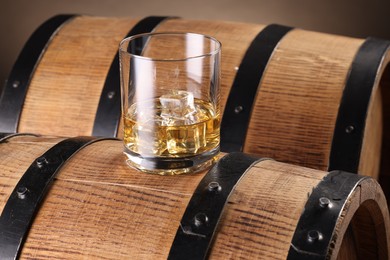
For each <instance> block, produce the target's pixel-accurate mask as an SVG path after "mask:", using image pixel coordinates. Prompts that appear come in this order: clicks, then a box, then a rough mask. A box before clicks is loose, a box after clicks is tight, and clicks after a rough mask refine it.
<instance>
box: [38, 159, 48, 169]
mask: <svg viewBox="0 0 390 260" xmlns="http://www.w3.org/2000/svg"><path fill="white" fill-rule="evenodd" d="M36 162H37V166H38V167H39V168H41V167H43V166H44V165H45V164H47V163H48V161H47V160H46V158H45V157H43V156H42V157H39V158H37V160H36Z"/></svg>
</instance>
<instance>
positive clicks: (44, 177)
mask: <svg viewBox="0 0 390 260" xmlns="http://www.w3.org/2000/svg"><path fill="white" fill-rule="evenodd" d="M101 140H107V138H106V139H104V138H100V139H98V138H96V137H76V138H70V139H66V140H64V141H62V142H60V143H58V144H56V145H54V146H53V147H52V148H51V149H49V150H48V151H47V152H46V153H44V154H43V155H42V156H41V157H39V158H37V159H36V160H35V161H34V162H33V163H32V164H31V166H30V167H29V168H28V169H27V171H26V172H25V173H24V175H23V176H22V178H21V179H20V180H19V182H18V184H17V185H16V187H15V189H14V190H13V192H12V193H11V195H10V197H9V199H8V201H7V203H6V205H5V207H4V209H3V212H2V214H1V217H0V259H16V258H18V256H19V254H20V251H21V248H22V246H23V243H24V241H25V238H26V236H27V233H28V230H29V228H30V226H31V224H32V221H33V219H34V217H35V214H36V212H37V211H38V208H39V206H40V203H41V202H42V200H43V199H44V197H45V195H46V193H47V192H48V190H49V187H50V184H51V183H52V182H53V180H54V178H55V176H56V174H57V173H58V172H59V169H60V168H61V167H62V165H63V164H64V163H65V162H66V161H67V160H68V159H69V158H70V157H72V156H73V155H74V154H75V153H77V152H78V151H79V150H81V149H82V148H83V147H85V146H87V145H89V144H91V143H94V142H97V141H101Z"/></svg>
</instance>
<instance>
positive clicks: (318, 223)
mask: <svg viewBox="0 0 390 260" xmlns="http://www.w3.org/2000/svg"><path fill="white" fill-rule="evenodd" d="M366 178H368V177H366V176H359V175H356V174H352V173H347V172H342V171H333V172H330V173H329V174H328V175H326V176H325V178H324V179H323V180H322V181H321V182H320V183H319V184H318V186H317V187H316V188H314V189H313V191H312V193H311V195H310V197H309V198H308V200H307V202H306V205H305V209H304V210H303V213H302V215H301V217H300V219H299V222H298V225H297V227H296V229H295V233H294V236H293V239H292V241H291V246H290V250H289V252H288V256H287V259H289V260H295V259H297V260H298V259H300V260H302V259H308V260H309V259H310V260H316V259H323V260H325V259H328V258H327V254H328V252H329V248H330V242H331V240H332V237H333V235H334V234H333V232H334V230H335V228H336V223H337V220H338V219H339V216H340V214H341V211H342V210H343V208H344V206H345V204H346V202H347V200H348V197H349V195H350V194H351V192H352V191H353V190H354V189H355V188H356V186H357V185H359V183H360V182H361V181H362V180H364V179H366Z"/></svg>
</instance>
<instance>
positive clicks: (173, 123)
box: [123, 93, 220, 157]
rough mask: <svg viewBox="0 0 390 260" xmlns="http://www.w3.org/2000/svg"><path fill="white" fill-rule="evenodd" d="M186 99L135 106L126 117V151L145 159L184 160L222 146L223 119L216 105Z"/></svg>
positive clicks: (166, 98) (135, 104)
mask: <svg viewBox="0 0 390 260" xmlns="http://www.w3.org/2000/svg"><path fill="white" fill-rule="evenodd" d="M183 96H186V94H185V93H184V94H183V93H180V97H176V96H174V97H172V96H169V97H160V98H156V99H153V100H150V101H148V102H143V103H134V104H132V106H131V107H130V108H129V109H128V111H127V114H125V115H123V117H124V142H125V146H126V148H127V149H128V150H129V151H131V152H133V153H135V154H139V155H141V156H143V157H184V156H194V155H197V154H201V153H204V152H207V151H210V150H212V149H214V148H216V147H218V145H219V141H220V117H219V115H218V114H216V113H215V109H214V108H213V106H212V105H211V104H210V103H207V102H204V101H202V100H200V99H196V98H192V100H191V97H190V99H189V100H190V102H188V100H187V99H184V100H183V99H182V97H183ZM185 98H187V97H185Z"/></svg>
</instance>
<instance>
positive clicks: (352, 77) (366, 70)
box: [329, 38, 390, 172]
mask: <svg viewBox="0 0 390 260" xmlns="http://www.w3.org/2000/svg"><path fill="white" fill-rule="evenodd" d="M389 46H390V41H384V40H379V39H374V38H368V39H367V40H366V41H365V42H364V43H363V44H362V46H361V47H360V49H359V51H358V53H357V54H356V56H355V59H354V61H353V63H352V67H351V72H350V74H349V77H348V80H347V83H346V85H345V88H344V92H343V96H342V99H341V103H340V107H339V111H338V116H337V120H336V125H335V129H334V134H333V141H332V148H331V151H330V159H329V170H330V171H331V170H336V169H338V170H344V171H349V172H358V168H359V161H360V153H361V149H362V144H363V137H364V127H365V124H366V118H367V111H368V106H369V102H370V98H371V92H372V89H373V87H374V85H375V80H376V78H377V73H378V69H379V68H380V65H381V63H382V60H383V56H384V54H385V52H386V51H387V49H388V48H389Z"/></svg>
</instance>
